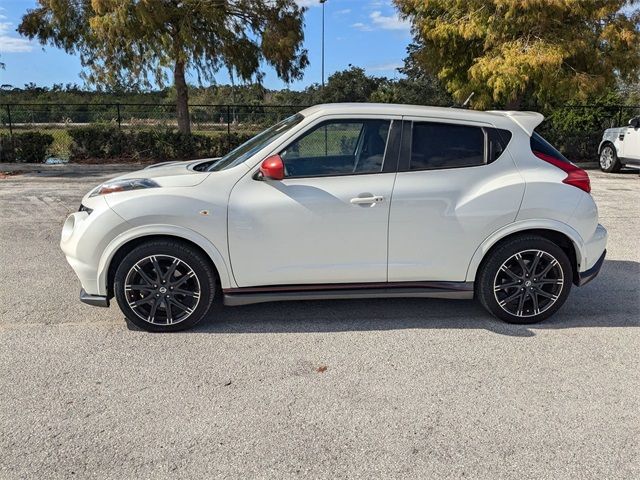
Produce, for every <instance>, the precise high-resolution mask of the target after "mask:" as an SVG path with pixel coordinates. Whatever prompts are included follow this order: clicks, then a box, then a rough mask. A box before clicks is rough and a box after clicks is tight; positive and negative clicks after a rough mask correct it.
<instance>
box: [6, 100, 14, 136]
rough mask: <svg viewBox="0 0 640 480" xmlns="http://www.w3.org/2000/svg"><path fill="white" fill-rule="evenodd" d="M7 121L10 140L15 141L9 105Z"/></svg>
mask: <svg viewBox="0 0 640 480" xmlns="http://www.w3.org/2000/svg"><path fill="white" fill-rule="evenodd" d="M7 121H8V122H9V138H11V139H12V140H13V125H11V106H10V105H9V104H8V103H7Z"/></svg>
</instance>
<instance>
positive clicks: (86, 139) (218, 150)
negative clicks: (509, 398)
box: [0, 103, 640, 162]
mask: <svg viewBox="0 0 640 480" xmlns="http://www.w3.org/2000/svg"><path fill="white" fill-rule="evenodd" d="M302 108H303V107H302V106H294V105H190V106H189V111H190V116H191V130H192V136H191V137H189V138H185V137H184V136H180V135H179V134H176V131H177V126H178V125H177V120H176V107H175V105H171V104H148V103H137V104H134V103H111V104H106V103H104V104H96V103H83V104H61V103H48V104H44V103H37V104H35V103H34V104H29V103H22V104H0V161H12V160H13V161H43V160H45V159H49V160H51V159H60V160H64V161H66V160H69V159H71V160H80V159H96V160H98V161H106V160H109V159H111V160H120V159H125V158H128V159H134V160H163V159H170V158H191V157H192V158H195V157H199V156H217V155H223V154H224V153H226V152H227V151H229V149H231V148H233V147H235V146H236V145H238V144H239V143H241V142H242V141H244V140H246V139H247V138H249V137H251V136H253V135H255V134H256V133H257V132H259V131H261V130H263V129H264V128H266V127H267V126H269V125H272V124H274V123H276V122H278V121H279V120H282V119H283V118H285V117H288V116H290V115H292V114H293V113H295V112H297V111H299V110H301V109H302ZM638 115H640V106H626V105H579V106H564V107H559V108H556V109H553V110H551V111H550V112H547V114H546V117H547V119H546V121H545V122H544V123H543V124H542V125H541V126H540V127H539V131H540V133H541V134H542V135H543V136H545V137H546V138H547V139H548V140H549V141H550V142H551V143H553V144H554V145H555V146H557V147H558V148H559V149H560V150H561V151H562V152H563V153H564V154H565V155H566V156H567V157H568V158H570V159H571V160H573V161H577V162H581V161H591V160H596V159H597V155H598V144H599V142H600V140H601V138H602V133H603V131H604V130H605V129H607V128H611V127H617V126H624V125H626V124H627V123H628V122H629V119H630V118H632V117H634V116H638Z"/></svg>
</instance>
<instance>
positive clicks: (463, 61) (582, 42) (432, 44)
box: [394, 0, 640, 108]
mask: <svg viewBox="0 0 640 480" xmlns="http://www.w3.org/2000/svg"><path fill="white" fill-rule="evenodd" d="M394 2H395V4H396V5H397V7H398V8H399V9H400V12H401V15H403V16H404V17H405V18H408V19H410V20H411V22H412V25H413V34H414V37H415V42H416V45H415V48H414V49H413V51H411V52H410V57H411V61H412V62H414V63H415V64H416V65H418V66H420V67H421V68H423V69H424V70H425V71H426V72H430V73H434V74H437V76H438V78H439V79H440V80H441V81H442V82H443V83H444V85H445V86H446V88H447V89H448V90H449V92H451V94H452V95H453V96H454V98H455V99H456V100H458V101H463V100H464V99H465V98H466V97H467V96H468V95H469V94H471V93H472V92H475V96H474V97H473V101H472V104H473V106H474V107H479V108H487V107H490V106H506V107H508V108H519V107H520V106H521V105H522V103H523V101H525V100H526V101H528V102H529V103H535V104H536V105H539V106H546V105H551V104H554V103H561V102H562V103H564V102H565V101H567V100H571V99H573V100H580V99H583V100H584V99H586V98H587V97H593V96H597V95H598V94H601V93H603V92H605V91H606V90H608V89H612V88H614V87H615V85H616V83H617V81H618V80H620V79H622V80H630V79H637V78H638V71H639V69H640V33H639V29H638V24H639V21H640V14H639V13H638V10H637V9H635V8H633V9H632V5H635V4H637V1H636V0H630V1H628V0H563V1H557V0H466V1H464V2H462V1H459V0H394ZM623 7H627V8H624V9H623Z"/></svg>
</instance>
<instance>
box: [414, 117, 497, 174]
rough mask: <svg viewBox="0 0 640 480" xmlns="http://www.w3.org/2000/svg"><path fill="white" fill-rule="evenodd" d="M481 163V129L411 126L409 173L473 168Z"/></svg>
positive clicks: (442, 124)
mask: <svg viewBox="0 0 640 480" xmlns="http://www.w3.org/2000/svg"><path fill="white" fill-rule="evenodd" d="M484 163H485V161H484V132H483V131H482V128H480V127H470V126H467V125H452V124H447V123H431V122H429V123H427V122H414V124H413V133H412V137H411V163H410V166H409V169H410V170H430V169H436V168H455V167H472V166H476V165H484Z"/></svg>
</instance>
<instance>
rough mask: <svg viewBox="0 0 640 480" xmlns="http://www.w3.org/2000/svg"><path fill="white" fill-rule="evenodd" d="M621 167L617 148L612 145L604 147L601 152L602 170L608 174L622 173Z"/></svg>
mask: <svg viewBox="0 0 640 480" xmlns="http://www.w3.org/2000/svg"><path fill="white" fill-rule="evenodd" d="M621 167H622V165H621V164H620V160H619V159H618V153H617V152H616V147H614V146H613V145H611V144H607V145H605V146H604V147H602V150H601V151H600V170H602V171H603V172H607V173H615V172H618V171H620V168H621Z"/></svg>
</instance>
